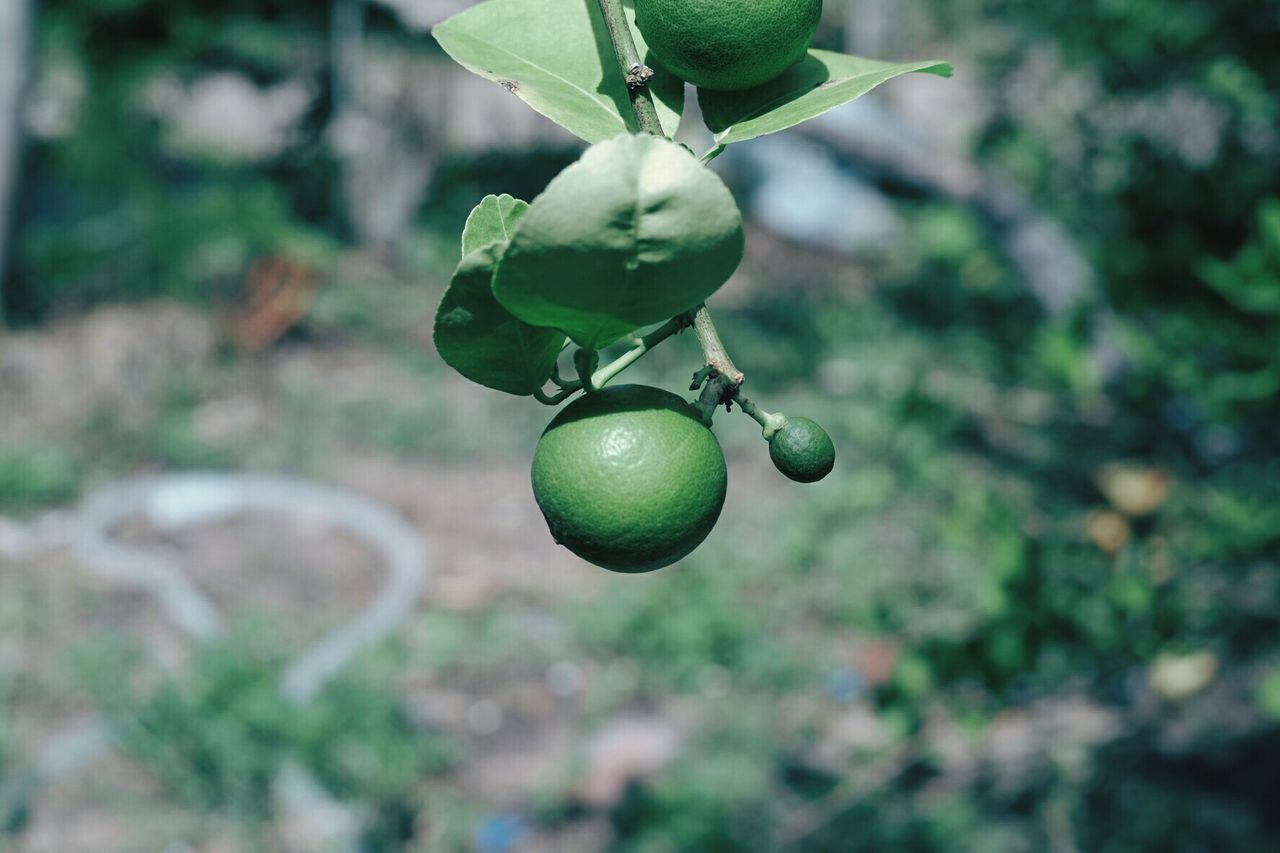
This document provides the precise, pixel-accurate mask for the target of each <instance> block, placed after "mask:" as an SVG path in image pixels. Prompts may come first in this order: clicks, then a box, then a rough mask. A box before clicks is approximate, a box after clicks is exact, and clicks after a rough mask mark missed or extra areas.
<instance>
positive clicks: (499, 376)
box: [435, 199, 564, 396]
mask: <svg viewBox="0 0 1280 853" xmlns="http://www.w3.org/2000/svg"><path fill="white" fill-rule="evenodd" d="M487 200H488V199H486V201H487ZM521 204H523V202H521ZM482 206H483V203H482ZM477 210H479V208H477ZM506 245H507V244H506V243H505V242H497V243H489V244H488V245H486V246H483V247H482V248H480V249H478V250H476V251H474V252H471V253H469V254H468V255H466V256H465V257H463V259H462V261H461V262H460V263H459V264H458V269H457V270H456V271H455V272H454V274H453V281H452V282H451V283H450V284H449V289H448V290H446V291H445V294H444V299H442V300H441V301H440V308H439V309H438V310H437V311H436V325H435V343H436V351H437V352H439V353H440V357H441V358H443V359H444V360H445V363H446V364H448V365H449V366H450V367H452V368H453V369H454V370H456V371H458V372H459V373H461V374H462V375H463V376H465V377H467V378H468V379H470V380H471V381H472V382H478V383H480V384H481V385H484V386H486V387H488V388H494V389H496V390H498V391H506V392H507V393H508V394H516V395H519V396H528V395H530V394H532V393H533V392H535V391H537V390H538V389H539V388H541V387H542V386H543V384H545V383H546V381H547V379H548V378H549V377H550V376H551V371H552V370H553V369H554V368H555V364H556V358H557V357H558V356H559V355H560V350H561V349H562V348H563V347H564V335H563V334H562V333H560V332H557V331H555V330H554V329H540V328H536V327H534V326H530V325H528V324H527V323H521V322H520V321H519V320H517V319H516V318H515V317H512V316H511V314H509V313H508V312H507V311H506V310H505V309H504V308H503V307H502V306H501V305H499V304H498V303H497V301H496V300H495V299H494V298H493V290H492V289H491V287H490V282H491V280H492V279H493V270H494V267H495V266H497V263H498V260H499V258H501V257H502V253H503V251H504V249H505V248H506Z"/></svg>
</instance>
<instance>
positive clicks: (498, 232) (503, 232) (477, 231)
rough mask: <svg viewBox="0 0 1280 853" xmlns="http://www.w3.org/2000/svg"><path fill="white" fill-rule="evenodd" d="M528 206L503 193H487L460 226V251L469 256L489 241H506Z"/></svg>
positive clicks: (526, 203) (524, 202)
mask: <svg viewBox="0 0 1280 853" xmlns="http://www.w3.org/2000/svg"><path fill="white" fill-rule="evenodd" d="M528 209H529V203H528V202H527V201H521V200H520V199H518V198H513V197H512V196H509V195H507V194H506V193H503V194H502V195H487V196H485V197H484V198H483V199H481V200H480V203H479V204H477V205H476V206H475V209H473V210H472V211H471V215H470V216H468V217H467V224H466V225H464V226H463V228H462V254H464V255H469V254H471V253H472V252H474V251H476V250H477V249H483V248H484V247H485V246H487V245H489V244H490V243H506V242H507V241H509V240H510V239H511V235H512V234H514V233H515V231H516V225H518V224H519V223H520V220H521V219H522V218H524V212H525V211H526V210H528Z"/></svg>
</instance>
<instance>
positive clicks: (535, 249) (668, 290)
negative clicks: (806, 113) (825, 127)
mask: <svg viewBox="0 0 1280 853" xmlns="http://www.w3.org/2000/svg"><path fill="white" fill-rule="evenodd" d="M742 249H743V235H742V217H741V215H740V214H739V213H738V206H737V205H736V204H735V203H734V201H733V196H732V195H731V194H730V193H729V190H728V188H727V187H726V186H725V185H724V184H723V183H722V182H721V181H720V179H719V178H718V177H716V175H715V174H714V173H713V172H711V171H710V170H708V169H706V168H705V167H703V166H702V165H701V164H700V163H699V162H698V161H697V159H696V158H694V156H693V155H692V154H690V153H689V152H688V151H687V150H686V149H685V148H682V147H681V146H679V145H677V144H675V143H674V142H671V141H669V140H667V139H662V138H660V137H657V136H648V135H638V136H632V135H625V136H619V137H615V138H614V139H611V140H609V141H608V142H602V143H600V144H598V145H594V146H592V147H591V148H589V149H587V152H586V153H585V154H583V156H582V159H580V160H579V161H578V162H577V163H574V164H573V165H572V166H570V167H569V168H567V169H565V170H564V171H563V172H561V173H560V175H559V176H557V177H556V179H555V180H553V181H552V182H551V184H550V185H549V186H548V187H547V189H546V192H544V193H543V194H542V195H540V196H538V198H536V199H534V201H533V204H532V205H531V206H530V207H529V212H528V213H527V214H525V217H524V219H523V221H521V223H520V227H519V228H518V229H517V230H516V234H515V237H513V238H512V240H511V245H510V246H509V247H508V248H507V252H506V254H505V255H504V256H503V259H502V262H501V263H500V264H499V266H498V272H497V274H496V275H495V276H494V279H493V292H494V295H495V296H496V297H497V298H498V301H499V302H500V303H502V305H503V306H505V307H506V308H507V309H508V310H509V311H510V312H511V313H512V314H514V315H515V316H517V317H519V318H520V319H521V320H524V321H525V322H527V323H532V324H533V325H535V326H554V327H556V328H559V329H560V330H562V331H563V332H565V333H566V334H567V335H569V337H571V338H573V340H574V341H576V342H577V343H578V344H579V345H581V346H583V347H587V348H597V349H598V348H600V347H603V346H605V345H606V344H609V343H612V342H613V341H615V340H617V339H618V338H620V337H622V336H623V335H625V334H626V333H627V332H630V331H632V330H634V329H636V328H638V327H640V326H644V325H647V324H649V323H656V322H658V321H660V320H665V319H667V318H669V317H673V316H675V315H677V314H680V313H682V312H684V311H688V310H689V309H691V308H694V307H695V306H697V305H698V303H700V302H702V301H703V300H704V299H706V298H707V297H708V296H710V295H711V294H712V293H714V292H715V291H716V290H717V289H718V288H719V287H720V285H722V284H724V282H725V281H726V280H727V279H728V278H729V276H730V275H732V274H733V271H734V269H735V268H737V266H738V263H739V261H741V260H742Z"/></svg>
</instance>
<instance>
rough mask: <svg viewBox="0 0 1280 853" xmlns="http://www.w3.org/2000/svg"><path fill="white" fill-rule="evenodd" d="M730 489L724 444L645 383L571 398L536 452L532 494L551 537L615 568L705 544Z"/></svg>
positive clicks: (650, 562) (636, 567)
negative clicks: (571, 401)
mask: <svg viewBox="0 0 1280 853" xmlns="http://www.w3.org/2000/svg"><path fill="white" fill-rule="evenodd" d="M727 487H728V475H727V472H726V470H725V464H724V453H723V452H722V451H721V450H720V442H718V441H717V440H716V437H715V436H714V435H713V434H712V433H711V430H709V429H707V428H706V427H705V426H704V425H703V423H702V421H701V419H700V418H699V417H698V413H697V411H696V410H695V409H694V408H693V406H691V405H690V404H689V403H687V402H685V401H684V400H683V399H681V398H680V397H677V396H676V395H675V394H672V393H670V392H668V391H663V390H662V389H660V388H650V387H647V386H644V385H620V386H617V387H615V388H606V389H604V390H602V391H597V392H594V393H591V394H587V395H585V396H583V397H581V398H579V399H578V400H576V401H574V402H573V403H572V404H571V405H569V406H568V407H567V408H566V409H565V410H564V411H562V412H561V413H560V414H559V415H557V416H556V417H555V419H554V420H552V421H551V423H550V425H548V426H547V429H546V431H545V432H543V434H542V438H541V439H540V440H539V441H538V449H537V450H536V451H535V452H534V455H533V496H534V498H535V499H536V500H537V502H538V507H539V508H540V509H541V510H542V514H543V515H544V516H545V517H546V519H547V526H548V527H549V528H550V529H551V535H552V536H553V537H554V538H555V540H556V541H557V542H558V543H560V544H561V545H564V546H565V547H566V548H568V549H569V550H570V551H572V552H573V553H575V554H577V555H578V556H579V557H581V558H582V559H584V560H587V561H589V562H592V563H595V564H596V565H597V566H601V567H603V568H606V569H609V570H611V571H615V572H650V571H653V570H654V569H660V568H662V567H663V566H668V565H670V564H672V563H674V562H675V561H677V560H679V559H680V558H682V557H684V556H685V555H687V554H688V553H689V552H691V551H692V550H693V549H694V548H696V547H698V545H699V544H701V543H702V540H703V539H705V538H706V536H707V534H708V533H710V532H711V528H712V527H714V526H715V523H716V519H718V518H719V517H720V509H721V507H722V506H724V498H725V492H726V489H727Z"/></svg>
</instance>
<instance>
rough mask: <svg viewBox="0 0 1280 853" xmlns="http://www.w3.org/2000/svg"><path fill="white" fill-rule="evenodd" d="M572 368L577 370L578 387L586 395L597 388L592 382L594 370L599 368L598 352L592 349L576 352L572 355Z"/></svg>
mask: <svg viewBox="0 0 1280 853" xmlns="http://www.w3.org/2000/svg"><path fill="white" fill-rule="evenodd" d="M573 366H574V367H575V368H577V370H578V387H580V388H582V389H583V390H584V391H586V392H587V393H588V394H590V393H591V392H592V391H595V390H596V389H597V388H598V387H599V386H597V385H596V384H595V383H594V382H593V381H592V377H593V375H594V374H595V370H596V368H597V367H599V366H600V354H599V353H598V352H596V351H595V350H593V349H580V350H578V351H577V352H575V353H574V354H573Z"/></svg>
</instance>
